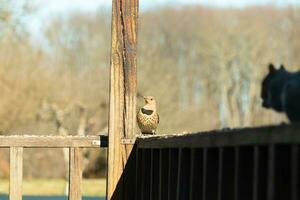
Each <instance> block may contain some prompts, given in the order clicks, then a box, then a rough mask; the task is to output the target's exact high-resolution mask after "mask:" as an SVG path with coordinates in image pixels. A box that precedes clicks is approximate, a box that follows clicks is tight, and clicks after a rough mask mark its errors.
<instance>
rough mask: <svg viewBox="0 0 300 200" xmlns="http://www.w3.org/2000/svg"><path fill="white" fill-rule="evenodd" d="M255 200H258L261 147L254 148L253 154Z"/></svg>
mask: <svg viewBox="0 0 300 200" xmlns="http://www.w3.org/2000/svg"><path fill="white" fill-rule="evenodd" d="M253 159H254V161H253V200H257V186H258V161H259V147H258V146H255V147H254V154H253Z"/></svg>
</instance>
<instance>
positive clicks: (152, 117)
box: [137, 96, 159, 134]
mask: <svg viewBox="0 0 300 200" xmlns="http://www.w3.org/2000/svg"><path fill="white" fill-rule="evenodd" d="M144 100H145V105H144V106H143V107H142V108H141V109H140V110H139V111H138V113H137V123H138V126H139V128H140V129H141V132H142V134H155V131H156V128H157V125H158V123H159V116H158V113H157V110H156V101H155V99H154V97H152V96H146V97H144Z"/></svg>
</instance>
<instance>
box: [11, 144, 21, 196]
mask: <svg viewBox="0 0 300 200" xmlns="http://www.w3.org/2000/svg"><path fill="white" fill-rule="evenodd" d="M9 157H10V178H9V200H22V179H23V147H10V155H9Z"/></svg>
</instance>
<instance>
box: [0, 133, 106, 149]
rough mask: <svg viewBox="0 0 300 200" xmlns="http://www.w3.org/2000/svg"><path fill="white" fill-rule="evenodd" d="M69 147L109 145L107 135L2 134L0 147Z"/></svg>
mask: <svg viewBox="0 0 300 200" xmlns="http://www.w3.org/2000/svg"><path fill="white" fill-rule="evenodd" d="M4 147H25V148H69V147H85V148H93V147H94V148H97V147H107V136H56V135H53V136H52V135H49V136H39V135H9V136H4V135H2V136H0V148H4Z"/></svg>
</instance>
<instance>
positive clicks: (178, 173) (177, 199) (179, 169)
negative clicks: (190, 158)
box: [176, 148, 182, 200]
mask: <svg viewBox="0 0 300 200" xmlns="http://www.w3.org/2000/svg"><path fill="white" fill-rule="evenodd" d="M181 155H182V149H181V148H180V149H179V150H178V163H177V166H178V168H177V184H176V200H179V195H180V173H181V167H182V166H181Z"/></svg>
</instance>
